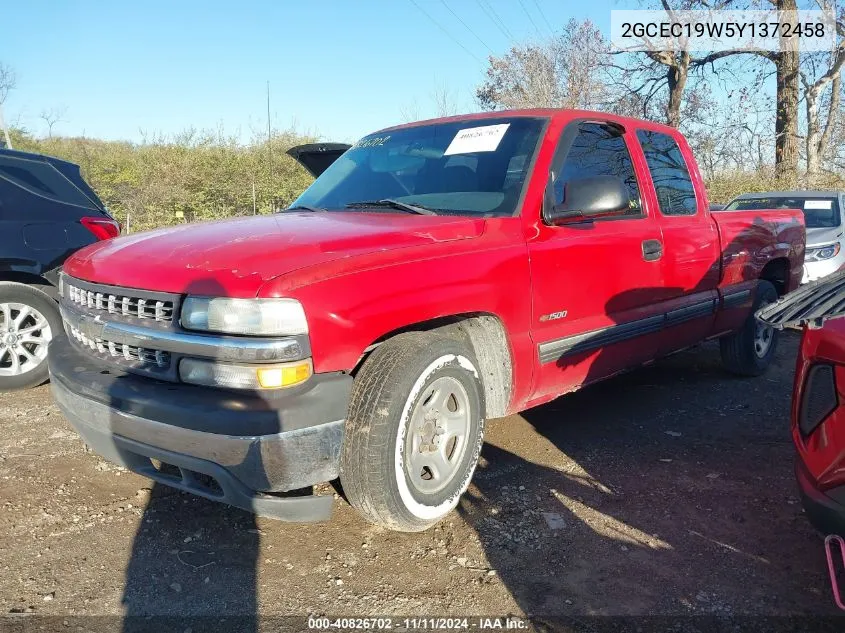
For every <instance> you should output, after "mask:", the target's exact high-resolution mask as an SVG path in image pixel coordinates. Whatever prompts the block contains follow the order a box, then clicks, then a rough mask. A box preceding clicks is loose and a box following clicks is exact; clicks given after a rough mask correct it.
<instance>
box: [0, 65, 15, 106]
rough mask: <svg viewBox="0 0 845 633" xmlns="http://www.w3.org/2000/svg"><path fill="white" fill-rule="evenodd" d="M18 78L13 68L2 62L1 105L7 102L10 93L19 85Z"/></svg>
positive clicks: (0, 71)
mask: <svg viewBox="0 0 845 633" xmlns="http://www.w3.org/2000/svg"><path fill="white" fill-rule="evenodd" d="M17 82H18V78H17V75H15V71H14V70H12V67H11V66H8V65H7V64H4V63H3V62H0V105H3V103H4V102H5V101H6V97H8V96H9V92H10V91H11V90H13V89H14V88H15V86H16V85H17Z"/></svg>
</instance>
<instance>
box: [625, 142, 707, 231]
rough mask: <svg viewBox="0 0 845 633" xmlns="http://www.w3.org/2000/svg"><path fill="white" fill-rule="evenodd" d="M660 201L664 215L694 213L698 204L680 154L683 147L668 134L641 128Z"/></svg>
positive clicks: (644, 147) (647, 159) (647, 158)
mask: <svg viewBox="0 0 845 633" xmlns="http://www.w3.org/2000/svg"><path fill="white" fill-rule="evenodd" d="M637 138H638V139H639V141H640V145H642V148H643V153H644V154H645V160H646V163H648V169H649V171H650V172H651V179H652V181H653V182H654V190H655V191H656V193H657V202H658V204H659V205H660V213H661V214H662V215H695V214H696V211H697V210H698V204H697V203H696V200H695V188H694V187H693V186H692V179H691V178H690V175H689V170H688V169H687V164H686V163H685V162H684V157H683V155H682V154H681V148H679V147H678V144H677V143H676V142H675V139H673V138H672V137H671V136H669V135H668V134H663V133H661V132H651V131H649V130H638V131H637Z"/></svg>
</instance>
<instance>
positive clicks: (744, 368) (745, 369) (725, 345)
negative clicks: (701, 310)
mask: <svg viewBox="0 0 845 633" xmlns="http://www.w3.org/2000/svg"><path fill="white" fill-rule="evenodd" d="M777 300H778V292H777V290H776V289H775V287H774V285H773V284H772V283H771V282H769V281H759V282H758V283H757V291H756V293H755V295H754V308H753V309H752V310H751V314H749V315H748V318H747V319H746V320H745V323H743V324H742V328H740V329H739V330H737V331H736V332H734V333H733V334H729V335H728V336H723V337H722V338H721V339H719V343H720V346H721V351H722V364H723V365H724V366H725V369H727V370H728V371H730V372H732V373H734V374H738V375H740V376H759V375H760V374H762V373H763V372H765V371H766V369H768V367H769V365H770V364H771V362H772V359H773V358H774V357H775V353H776V352H777V346H778V331H777V330H775V329H771V342H770V343H769V346H768V348H767V349H766V351H765V353H763V354H762V355H761V354H759V353H758V352H757V350H756V349H755V333H756V330H757V319H756V318H755V317H754V313H755V312H757V310H758V309H759V308H761V307H762V306H764V305H766V304H768V303H774V302H775V301H777Z"/></svg>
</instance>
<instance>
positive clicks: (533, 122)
mask: <svg viewBox="0 0 845 633" xmlns="http://www.w3.org/2000/svg"><path fill="white" fill-rule="evenodd" d="M291 154H292V155H295V156H296V157H297V158H298V160H300V162H302V163H303V165H305V166H306V168H308V169H309V170H311V171H312V173H314V174H315V175H316V176H318V177H317V179H316V180H315V181H314V183H313V184H312V185H311V186H310V187H309V188H308V189H307V190H306V191H305V192H304V193H303V194H302V195H301V196H300V197H299V198H298V199H297V200H296V201H294V203H293V204H292V205H291V207H290V208H289V209H288V210H286V211H285V212H282V213H278V214H275V215H272V216H263V217H254V218H246V219H236V220H230V221H226V222H217V223H209V224H198V225H192V226H184V227H179V228H173V229H166V230H159V231H152V232H148V233H142V234H138V235H132V236H127V237H123V238H119V239H116V240H112V241H109V242H104V243H102V244H97V245H93V246H91V247H88V248H86V249H83V250H82V251H80V252H79V253H77V254H76V255H74V256H73V257H71V258H70V259H69V260H68V261H67V262H66V264H65V266H64V273H63V276H62V282H61V295H62V296H61V311H62V317H63V319H64V327H65V330H66V332H67V336H61V337H58V338H56V339H55V340H54V341H53V343H52V344H51V346H50V352H49V364H50V371H51V375H52V379H53V381H52V385H53V392H54V394H55V397H56V400H57V401H58V403H59V406H60V407H61V409H62V411H63V412H64V414H65V415H66V416H67V418H68V419H69V420H70V421H71V423H72V424H73V425H74V426H75V427H76V429H77V430H78V431H79V433H80V434H81V435H82V437H83V438H84V440H85V441H86V442H87V443H88V444H89V445H90V446H92V447H93V448H94V449H95V450H96V451H98V452H99V453H100V454H102V455H104V456H105V457H107V458H108V459H110V460H113V461H115V462H117V463H119V464H123V465H124V466H126V467H128V468H131V469H133V470H136V471H138V472H141V473H144V474H146V475H148V476H149V477H151V478H153V479H155V480H157V481H160V482H163V483H165V484H168V485H171V486H175V487H177V488H180V489H183V490H188V491H192V492H194V493H196V494H199V495H202V496H205V497H209V498H212V499H218V500H220V501H223V502H225V503H229V504H232V505H235V506H238V507H242V508H246V509H249V510H252V511H254V512H256V513H259V514H262V515H265V516H271V517H276V518H280V519H287V520H319V519H324V518H326V517H327V516H328V515H329V513H330V511H331V504H332V503H333V500H332V498H331V497H330V496H328V497H326V496H319V495H316V496H303V495H302V494H301V489H303V488H307V487H309V486H312V485H314V484H317V483H319V482H325V481H330V480H333V479H335V478H337V477H339V478H340V481H341V484H342V486H343V491H344V493H345V495H346V497H347V499H348V500H349V502H350V503H351V504H352V505H353V506H354V507H355V508H356V509H358V510H359V511H360V512H361V513H362V514H363V515H364V516H365V517H366V518H367V519H368V520H370V521H372V522H374V523H377V524H380V525H383V526H386V527H389V528H392V529H396V530H409V531H410V530H421V529H425V528H426V527H428V526H430V525H432V524H433V523H435V522H436V521H438V520H439V519H440V518H442V517H443V516H444V515H445V514H446V513H448V512H449V511H450V510H451V509H452V508H453V507H454V506H455V505H456V504H457V502H458V499H459V497H460V496H461V494H462V493H463V492H464V491H465V490H466V488H467V486H468V485H469V482H470V479H471V477H472V474H473V471H474V469H475V465H476V462H477V460H478V456H479V451H480V449H481V444H482V438H483V431H484V421H485V419H488V418H493V417H500V416H505V415H508V414H511V413H514V412H517V411H521V410H524V409H527V408H529V407H533V406H535V405H538V404H541V403H543V402H547V401H549V400H551V399H553V398H556V397H557V396H559V395H561V394H564V393H567V392H570V391H573V390H575V389H578V388H580V387H581V386H583V385H586V384H589V383H593V382H596V381H598V380H602V379H604V378H607V377H609V376H612V375H615V374H617V373H619V372H621V371H625V370H628V369H631V368H634V367H637V366H639V365H642V364H643V363H646V362H649V361H651V360H653V359H654V358H656V357H659V356H662V355H665V354H669V353H671V352H674V351H676V350H678V349H682V348H685V347H688V346H691V345H694V344H696V343H698V342H699V341H701V340H704V339H707V338H715V337H718V338H720V339H721V346H722V355H723V358H724V361H725V364H726V366H727V367H728V369H730V370H732V371H734V372H739V373H742V374H746V375H755V374H759V373H761V372H762V371H764V370H765V369H766V366H767V365H768V363H769V362H770V360H771V358H772V356H773V354H774V350H775V346H776V343H777V338H776V332H775V331H774V330H772V329H771V328H768V327H763V326H760V325H758V324H757V323H756V322H755V320H754V318H753V314H752V313H753V310H754V309H756V308H758V307H760V306H762V305H764V304H766V303H771V302H774V301H775V300H777V298H778V295H780V294H783V293H786V292H787V291H789V290H790V289H792V288H794V287H796V286H797V285H798V283H799V281H800V278H801V273H802V263H803V258H804V240H805V230H804V224H803V216H802V214H801V212H800V211H798V210H788V209H787V210H767V211H766V212H765V213H760V212H757V211H753V212H752V211H734V212H718V213H711V212H710V210H709V205H708V200H707V194H706V192H705V189H704V185H703V182H702V179H701V176H700V174H699V170H698V167H697V166H696V163H695V161H694V159H693V157H692V155H691V153H690V149H689V146H688V145H687V143H686V141H685V139H684V138H683V137H682V136H681V135H680V134H679V133H678V132H677V130H674V129H672V128H668V127H665V126H661V125H656V124H653V123H647V122H643V121H638V120H634V119H626V118H620V117H615V116H611V115H605V114H599V113H595V112H581V111H568V110H526V111H517V112H495V113H488V114H481V115H471V116H459V117H451V118H447V119H439V120H434V121H425V122H420V123H415V124H410V125H403V126H400V127H395V128H390V129H386V130H382V131H380V132H377V133H375V134H372V135H370V136H367V137H365V138H363V139H362V140H361V141H359V142H358V143H356V144H355V145H354V146H352V147H351V148H348V147H347V146H343V145H326V144H322V145H319V144H318V145H312V146H305V147H300V148H295V149H294V150H292V151H291ZM289 491H297V492H298V494H295V495H288V494H285V493H286V492H289Z"/></svg>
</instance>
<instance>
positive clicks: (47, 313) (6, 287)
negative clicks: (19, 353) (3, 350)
mask: <svg viewBox="0 0 845 633" xmlns="http://www.w3.org/2000/svg"><path fill="white" fill-rule="evenodd" d="M4 303H19V304H23V305H26V306H30V307H31V308H34V309H35V310H37V311H38V312H40V313H41V314H42V315H44V318H45V319H47V323H48V324H49V325H50V332H51V336H58V335H59V334H61V333H62V332H64V330H63V328H62V319H61V316H59V306H58V304H57V303H56V302H55V301H53V299H51V298H50V296H49V295H48V294H46V293H45V292H43V291H42V290H40V289H38V287H36V286H28V285H26V284H19V283H16V282H11V281H0V304H4ZM7 360H8V354H4V356H3V357H2V358H0V365H3V366H5V363H6V362H7ZM48 378H49V374H48V370H47V358H46V357H45V358H44V359H43V360H42V361H41V362H40V363H39V364H38V365H37V366H36V367H34V368H32V369H30V370H29V371H26V372H24V373H22V374H18V375H13V376H5V375H0V391H14V390H17V389H29V388H31V387H37V386H38V385H41V384H43V383H45V382H47V379H48Z"/></svg>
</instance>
